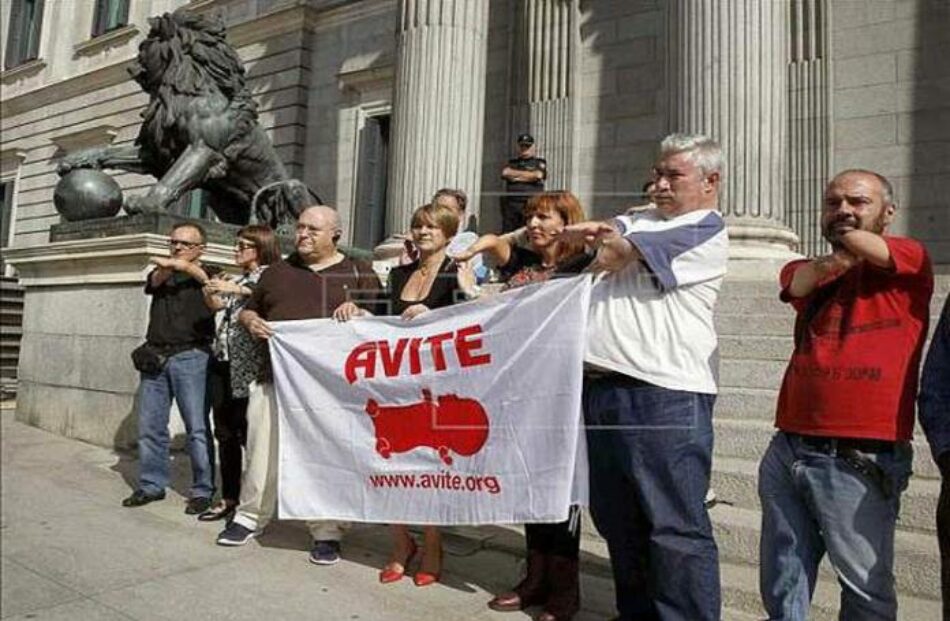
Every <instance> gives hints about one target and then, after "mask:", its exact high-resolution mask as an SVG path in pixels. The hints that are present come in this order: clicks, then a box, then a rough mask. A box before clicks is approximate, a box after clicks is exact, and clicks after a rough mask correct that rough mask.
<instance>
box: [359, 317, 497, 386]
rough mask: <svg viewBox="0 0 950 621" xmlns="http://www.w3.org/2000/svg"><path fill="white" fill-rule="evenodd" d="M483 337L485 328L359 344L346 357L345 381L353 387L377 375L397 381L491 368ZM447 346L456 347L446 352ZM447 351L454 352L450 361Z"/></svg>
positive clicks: (479, 327)
mask: <svg viewBox="0 0 950 621" xmlns="http://www.w3.org/2000/svg"><path fill="white" fill-rule="evenodd" d="M481 334H482V327H481V326H480V325H472V326H466V327H464V328H461V329H459V330H455V331H453V332H440V333H438V334H433V335H432V336H429V337H414V338H401V339H396V340H395V341H368V342H366V343H360V344H359V345H357V346H356V347H354V348H353V350H352V351H351V352H350V354H349V355H348V356H347V357H346V369H345V375H346V381H348V382H349V383H350V384H353V383H355V382H356V381H357V380H358V379H372V378H374V377H376V372H377V371H379V372H380V373H381V374H382V375H384V376H385V377H396V376H398V375H419V374H421V373H422V372H423V370H424V369H426V370H432V371H436V372H439V371H445V370H447V369H448V368H449V366H450V364H453V365H454V364H457V365H458V367H461V368H465V367H475V366H480V365H483V364H490V363H491V354H489V353H483V352H481V349H482V339H481V337H480V335H481ZM445 343H451V344H452V345H453V347H451V348H445V347H444V345H445ZM446 349H451V350H452V351H454V352H455V356H454V357H452V359H451V360H450V359H449V358H450V357H449V356H448V355H446V351H445V350H446Z"/></svg>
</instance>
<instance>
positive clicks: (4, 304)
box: [0, 277, 23, 399]
mask: <svg viewBox="0 0 950 621" xmlns="http://www.w3.org/2000/svg"><path fill="white" fill-rule="evenodd" d="M22 334H23V287H21V286H20V285H19V284H18V283H17V280H16V279H15V278H6V277H0V399H8V398H12V397H13V396H14V395H16V385H17V361H18V360H19V357H20V337H21V336H22Z"/></svg>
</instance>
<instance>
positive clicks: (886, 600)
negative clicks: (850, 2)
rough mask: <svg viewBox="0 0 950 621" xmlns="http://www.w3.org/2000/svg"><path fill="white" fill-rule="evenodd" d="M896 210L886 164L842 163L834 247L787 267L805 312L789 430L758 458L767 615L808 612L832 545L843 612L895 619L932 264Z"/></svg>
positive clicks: (782, 412)
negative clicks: (899, 232) (904, 233)
mask: <svg viewBox="0 0 950 621" xmlns="http://www.w3.org/2000/svg"><path fill="white" fill-rule="evenodd" d="M895 210H896V206H895V204H894V199H893V190H892V189H891V184H890V183H889V182H888V181H887V179H885V178H884V177H882V176H881V175H879V174H877V173H875V172H872V171H869V170H846V171H844V172H842V173H840V174H838V175H837V176H836V177H835V178H834V179H832V180H831V183H829V184H828V187H827V189H826V190H825V199H824V208H823V210H822V214H821V225H822V232H823V234H824V237H825V239H827V240H828V242H829V243H830V244H831V248H832V252H831V254H828V255H826V256H821V257H817V258H814V259H801V260H796V261H792V262H791V263H789V264H788V265H786V266H785V267H784V268H783V269H782V272H781V276H780V281H781V287H782V291H781V298H782V300H783V301H785V302H787V303H789V304H790V305H791V306H792V307H793V308H794V309H795V311H796V313H797V317H796V322H795V350H794V351H793V352H792V358H791V360H790V361H789V365H788V370H787V371H786V372H785V378H784V380H783V382H782V388H781V391H780V393H779V398H778V412H777V414H776V420H775V426H776V427H777V428H778V431H777V433H776V434H775V436H774V437H773V439H772V442H771V444H770V445H769V448H768V450H767V451H766V453H765V456H764V457H763V458H762V463H761V464H760V466H759V498H760V500H761V503H762V538H761V564H760V579H761V582H760V587H761V592H762V599H763V602H764V604H765V609H766V611H767V612H768V615H769V619H783V620H794V619H802V620H804V619H805V618H806V617H807V616H808V607H809V604H810V603H811V597H812V593H813V590H814V586H815V581H816V579H817V572H818V565H819V563H820V562H821V559H822V557H823V556H825V554H827V555H828V560H829V561H830V562H831V565H832V566H833V567H834V570H835V573H836V574H837V575H838V578H839V583H840V584H841V588H842V593H841V617H840V618H841V619H867V620H871V619H874V620H882V621H883V620H885V619H887V620H891V619H896V618H897V598H896V595H895V589H894V572H893V567H894V529H895V521H896V519H897V513H898V507H899V506H900V496H901V492H903V491H904V489H905V488H906V487H907V481H908V479H909V478H910V473H911V457H912V451H911V445H910V440H911V435H912V432H913V426H914V398H915V395H916V392H917V369H918V367H919V365H920V357H921V350H922V348H923V345H924V340H925V339H926V337H927V323H928V320H929V306H930V296H931V293H932V292H933V273H932V271H931V266H930V259H929V258H928V256H927V251H926V249H925V248H924V246H923V245H922V244H921V243H920V242H918V241H916V240H913V239H910V238H907V237H898V236H894V235H888V234H887V233H886V231H887V228H888V226H889V225H890V224H891V222H892V221H893V219H894V213H895Z"/></svg>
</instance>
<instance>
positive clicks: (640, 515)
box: [584, 375, 721, 621]
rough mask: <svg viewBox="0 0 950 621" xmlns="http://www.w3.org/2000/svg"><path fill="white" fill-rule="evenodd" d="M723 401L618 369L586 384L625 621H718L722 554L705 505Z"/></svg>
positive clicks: (601, 512) (600, 520)
mask: <svg viewBox="0 0 950 621" xmlns="http://www.w3.org/2000/svg"><path fill="white" fill-rule="evenodd" d="M714 402H715V395H708V394H700V393H692V392H684V391H678V390H668V389H666V388H660V387H659V386H654V385H652V384H648V383H645V382H640V381H637V380H634V379H632V378H624V377H623V376H619V375H610V376H607V377H604V378H600V379H593V380H590V381H588V382H587V383H586V384H585V387H584V419H585V422H586V424H587V443H588V455H589V457H588V458H589V460H590V509H591V517H593V519H594V525H595V526H596V527H597V530H598V531H599V532H600V533H601V535H603V537H604V539H605V540H606V541H607V547H608V550H609V551H610V563H611V566H612V568H613V574H614V587H615V589H616V599H617V609H618V611H619V613H620V618H621V619H623V620H624V621H632V620H633V619H637V620H638V621H639V620H646V619H662V620H664V621H673V620H676V621H719V618H720V607H721V594H720V586H719V551H718V548H717V547H716V542H715V541H714V540H713V534H712V524H711V523H710V521H709V514H708V513H707V511H706V507H705V506H704V504H703V500H704V499H705V496H706V490H707V489H708V487H709V476H710V468H711V462H712V448H713V430H712V407H713V403H714Z"/></svg>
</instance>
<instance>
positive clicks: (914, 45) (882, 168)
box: [830, 0, 950, 264]
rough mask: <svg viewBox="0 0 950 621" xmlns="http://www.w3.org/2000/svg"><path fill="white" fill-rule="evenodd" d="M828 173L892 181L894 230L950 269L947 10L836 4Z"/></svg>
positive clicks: (860, 0) (925, 1) (930, 5)
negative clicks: (855, 170) (858, 170)
mask: <svg viewBox="0 0 950 621" xmlns="http://www.w3.org/2000/svg"><path fill="white" fill-rule="evenodd" d="M832 8H833V12H832V15H831V28H832V36H831V37H830V39H831V53H832V59H833V63H834V65H833V76H834V77H833V84H834V91H833V93H832V98H833V111H834V117H833V121H834V123H833V131H834V137H833V139H834V168H835V169H838V170H840V169H843V168H851V167H862V168H871V169H873V170H876V171H878V172H880V173H882V174H884V175H885V176H887V177H888V178H890V179H891V180H892V181H893V182H894V185H895V192H896V195H897V196H896V198H897V202H898V205H899V208H898V212H897V213H898V216H897V220H896V222H895V225H894V228H893V230H894V232H895V233H897V234H905V235H911V236H913V237H916V238H918V239H921V240H923V241H924V242H925V243H926V244H927V246H928V248H929V250H930V252H931V255H932V258H933V260H934V262H935V263H943V264H947V263H950V63H948V62H947V58H948V57H950V4H947V3H946V2H941V1H939V0H916V1H887V2H884V1H881V0H834V1H833V3H832Z"/></svg>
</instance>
